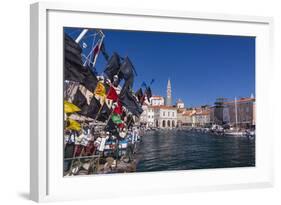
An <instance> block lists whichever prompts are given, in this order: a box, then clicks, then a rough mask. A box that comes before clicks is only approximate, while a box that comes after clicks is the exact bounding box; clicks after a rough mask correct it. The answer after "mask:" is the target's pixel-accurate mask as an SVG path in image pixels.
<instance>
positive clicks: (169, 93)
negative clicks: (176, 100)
mask: <svg viewBox="0 0 281 205" xmlns="http://www.w3.org/2000/svg"><path fill="white" fill-rule="evenodd" d="M166 105H167V106H172V86H171V81H170V78H169V79H168V84H167V98H166Z"/></svg>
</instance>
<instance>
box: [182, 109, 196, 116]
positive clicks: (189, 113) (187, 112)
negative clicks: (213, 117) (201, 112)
mask: <svg viewBox="0 0 281 205" xmlns="http://www.w3.org/2000/svg"><path fill="white" fill-rule="evenodd" d="M193 114H195V111H194V110H186V111H185V112H184V113H183V114H182V115H183V116H191V115H193Z"/></svg>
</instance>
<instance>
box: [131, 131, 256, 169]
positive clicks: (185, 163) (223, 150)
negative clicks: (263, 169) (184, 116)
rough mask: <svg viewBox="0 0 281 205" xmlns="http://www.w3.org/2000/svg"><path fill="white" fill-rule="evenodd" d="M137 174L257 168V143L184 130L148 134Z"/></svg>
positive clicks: (144, 139)
mask: <svg viewBox="0 0 281 205" xmlns="http://www.w3.org/2000/svg"><path fill="white" fill-rule="evenodd" d="M136 159H137V172H145V171H166V170H190V169H207V168H229V167H252V166H255V140H254V139H248V138H247V137H231V136H218V135H212V134H209V133H201V132H191V131H184V130H169V131H152V132H148V133H146V134H145V135H144V136H143V137H142V140H141V142H140V144H139V149H138V151H137V155H136Z"/></svg>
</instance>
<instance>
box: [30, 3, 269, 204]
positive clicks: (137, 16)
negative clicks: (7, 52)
mask: <svg viewBox="0 0 281 205" xmlns="http://www.w3.org/2000/svg"><path fill="white" fill-rule="evenodd" d="M93 20H95V21H93ZM30 25H31V26H30V29H31V30H30V53H31V55H30V69H31V71H30V78H31V83H30V93H31V95H30V108H31V109H30V116H31V117H30V119H31V127H30V133H31V134H30V198H31V200H34V201H37V202H41V201H54V200H72V199H83V198H84V199H94V198H103V197H107V198H108V197H114V196H120V195H121V194H122V192H123V190H126V193H127V194H129V195H142V194H163V193H175V192H176V193H181V192H188V191H206V190H222V189H237V188H252V187H270V186H273V159H272V158H273V135H274V134H273V131H272V130H271V129H269V128H270V121H271V120H272V119H273V118H272V115H270V113H269V112H267V108H268V107H270V106H271V105H272V104H271V101H270V92H268V90H270V89H271V86H272V84H271V82H270V79H271V75H272V72H273V67H272V64H271V63H272V45H273V36H272V35H273V32H272V29H273V19H272V18H270V17H257V16H241V15H239V16H238V15H237V16H236V15H227V14H212V13H196V12H187V11H186V12H185V11H162V10H159V11H157V10H149V9H148V10H141V9H137V8H130V9H127V8H105V7H97V6H96V5H95V4H74V3H46V2H43V3H35V4H32V5H31V15H30ZM63 26H73V27H89V28H90V27H93V28H94V27H98V28H111V29H126V30H145V31H165V32H186V33H201V34H222V35H242V36H243V35H245V36H255V37H256V98H257V103H256V105H257V111H256V114H257V120H256V121H257V122H256V124H257V140H256V167H253V168H230V169H212V170H210V169H207V170H188V171H169V172H158V173H157V172H156V173H133V174H114V175H106V176H105V175H99V176H84V177H81V176H79V177H63V175H62V159H63V158H62V157H63V154H62V153H63V152H62V146H60V145H62V143H63V142H62V140H61V139H62V138H61V137H62V123H61V122H62V119H63V114H62V113H63V100H62V99H63V98H62V95H63V92H62V87H63V85H62V68H63V64H62V55H63V54H62V52H63V51H62V40H63V38H62V36H63V35H62V28H63ZM262 82H266V83H263V84H262ZM60 103H61V104H60ZM265 119H267V120H265ZM55 136H56V137H55ZM60 143H61V144H60ZM108 184H118V187H119V188H118V189H117V190H116V189H114V190H113V189H108ZM71 187H83V189H75V190H74V189H72V188H71ZM127 187H130V188H129V189H128V188H127Z"/></svg>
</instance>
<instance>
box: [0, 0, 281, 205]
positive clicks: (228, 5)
mask: <svg viewBox="0 0 281 205" xmlns="http://www.w3.org/2000/svg"><path fill="white" fill-rule="evenodd" d="M32 2H34V1H29V0H6V1H1V6H0V15H1V18H0V23H1V27H0V28H1V32H0V39H1V44H0V45H1V47H0V52H1V55H0V56H1V58H0V59H1V63H0V68H1V69H0V71H1V75H0V76H1V80H0V83H1V86H0V89H1V92H0V94H1V101H0V102H1V111H2V112H1V126H0V127H1V136H0V137H1V143H2V144H1V147H0V154H1V162H0V163H1V166H0V188H1V189H0V200H1V204H33V203H32V202H31V201H27V199H26V198H27V197H28V192H29V3H32ZM78 2H83V0H79V1H78ZM90 2H92V3H93V4H94V2H98V3H99V4H100V3H103V4H104V5H109V6H114V5H119V6H124V7H139V8H150V9H169V10H190V11H200V12H219V13H231V14H246V15H264V16H273V17H274V18H275V19H274V20H275V31H274V34H275V53H276V60H275V63H276V66H275V68H276V71H275V72H276V73H275V74H274V75H272V78H273V79H275V83H276V88H277V87H279V88H280V87H281V86H280V83H281V80H280V78H281V72H280V67H281V64H280V53H281V47H280V37H281V12H280V8H281V6H280V5H278V2H279V1H272V0H261V1H257V0H229V1H226V0H212V1H203V0H193V1H187V0H183V1H180V0H173V1H163V0H162V1H156V0H154V1H152V0H141V1H140V0H118V1H114V0H104V1H97V0H91V1H90ZM277 68H278V70H277ZM277 78H278V80H277ZM269 92H272V93H274V94H275V99H274V100H275V101H274V103H275V106H274V107H275V108H276V109H275V112H274V113H273V114H274V115H275V119H278V116H280V115H281V113H280V109H279V107H280V106H279V105H278V104H277V103H279V102H280V100H281V99H280V89H276V90H273V91H269ZM278 101H279V102H278ZM277 123H278V124H277ZM274 124H275V127H276V129H275V131H276V136H278V137H276V139H275V140H276V141H275V143H274V144H275V146H276V149H275V161H276V166H275V167H276V170H275V173H276V186H275V188H270V189H252V190H238V191H237V190H236V191H224V192H221V191H220V192H208V193H188V194H182V195H177V196H174V195H166V196H153V197H152V196H150V197H143V198H138V199H130V198H129V199H124V198H122V199H113V200H112V199H111V200H105V201H98V202H92V201H86V202H83V203H84V204H93V203H97V204H133V203H134V204H204V205H205V204H208V205H209V204H216V205H220V204H223V205H225V204H227V205H237V204H255V205H256V204H280V203H281V197H280V193H281V186H280V185H281V184H280V183H281V180H280V176H281V174H280V173H281V169H280V162H281V160H280V156H281V152H280V150H281V149H280V141H281V140H280V131H279V130H277V128H278V127H279V126H278V125H280V121H279V122H278V121H277V120H276V121H275V122H274ZM278 133H279V135H278ZM148 186H149V183H148ZM74 188H76V187H75V186H74ZM65 204H77V202H68V203H65Z"/></svg>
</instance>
